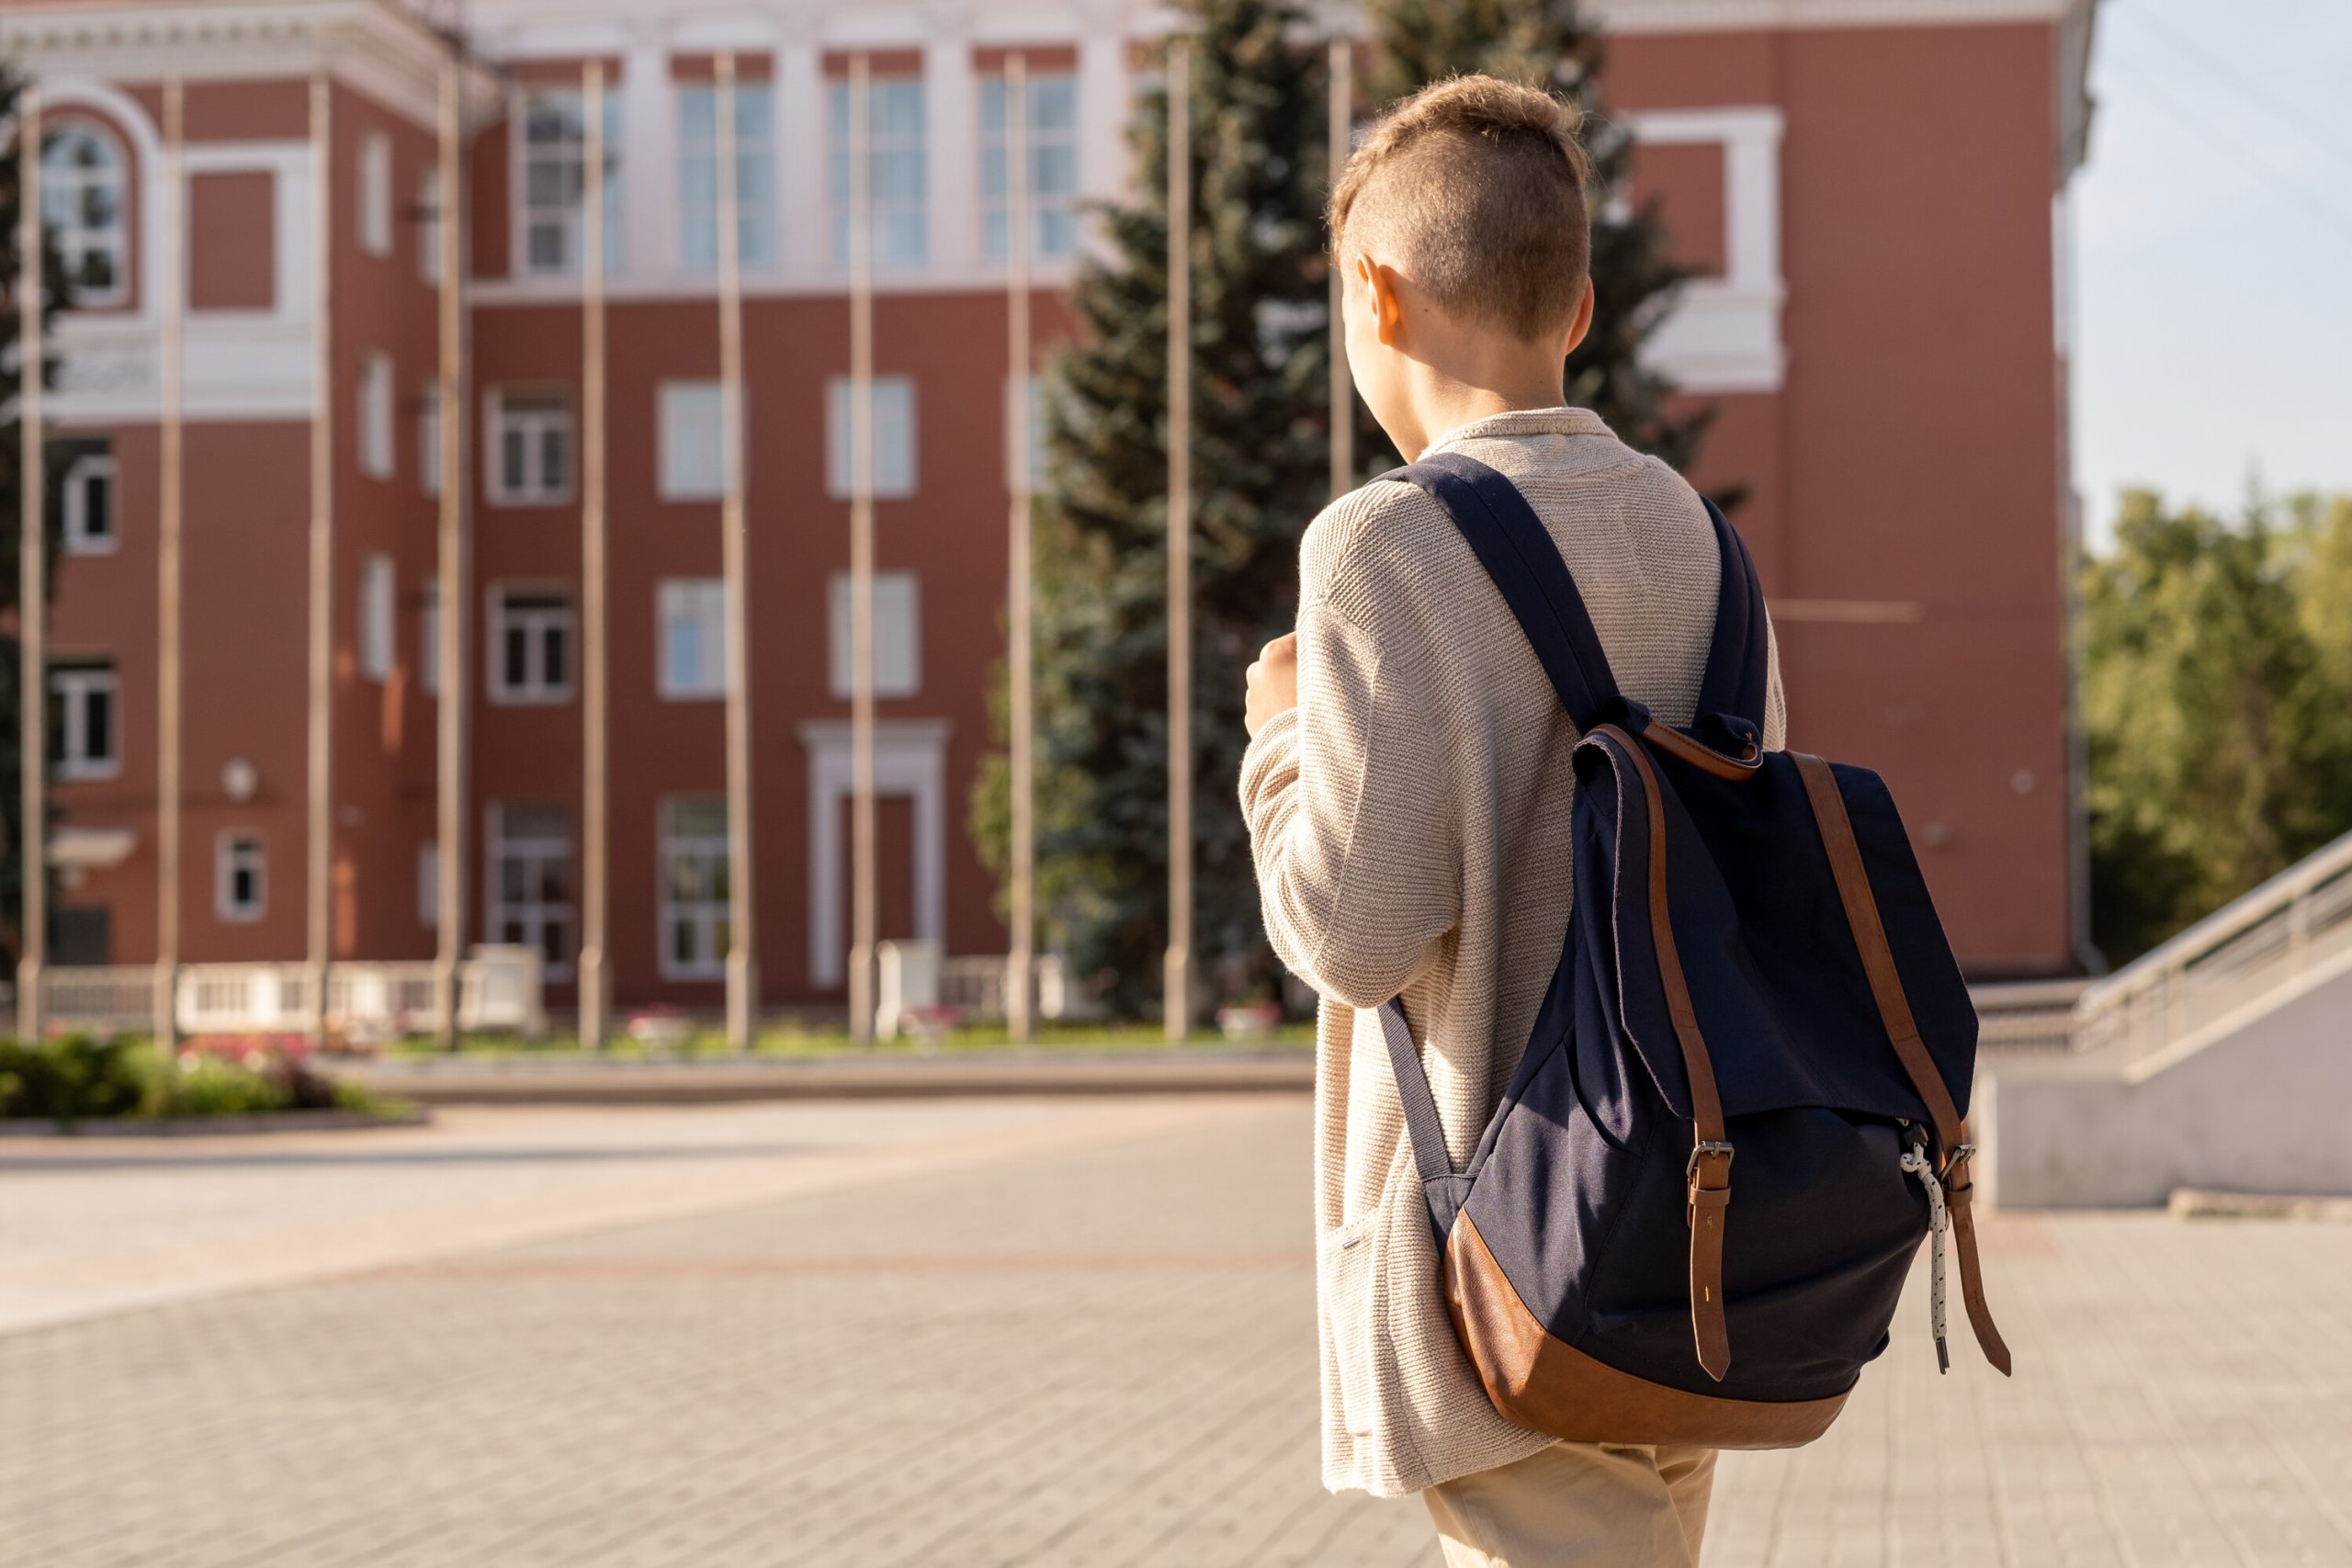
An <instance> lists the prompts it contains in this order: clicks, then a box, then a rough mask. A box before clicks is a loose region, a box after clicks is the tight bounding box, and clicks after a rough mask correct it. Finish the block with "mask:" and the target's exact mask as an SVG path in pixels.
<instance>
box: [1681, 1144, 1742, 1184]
mask: <svg viewBox="0 0 2352 1568" xmlns="http://www.w3.org/2000/svg"><path fill="white" fill-rule="evenodd" d="M1731 1154H1732V1149H1731V1145H1729V1144H1716V1143H1702V1144H1693V1145H1691V1157H1690V1158H1689V1159H1686V1160H1684V1161H1683V1162H1682V1179H1683V1180H1685V1181H1689V1180H1690V1179H1691V1177H1692V1176H1693V1175H1695V1174H1696V1173H1697V1171H1698V1169H1699V1156H1702V1155H1721V1156H1724V1173H1725V1174H1726V1175H1728V1174H1729V1173H1730V1171H1731Z"/></svg>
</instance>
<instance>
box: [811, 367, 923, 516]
mask: <svg viewBox="0 0 2352 1568" xmlns="http://www.w3.org/2000/svg"><path fill="white" fill-rule="evenodd" d="M850 387H851V382H850V378H848V377H847V376H835V377H832V378H830V379H829V380H827V381H826V383H825V493H826V494H828V495H830V496H831V497H832V498H833V499H834V500H835V501H848V500H850V499H852V497H851V483H850V481H851V477H852V473H853V471H854V468H855V459H856V453H855V452H854V450H853V449H852V447H851V446H850V412H851V397H850ZM871 395H872V404H871V406H872V408H873V411H874V498H875V499H876V501H904V500H905V499H907V498H908V497H909V496H910V495H912V494H914V493H915V488H916V486H917V484H918V483H919V482H920V479H921V473H920V469H921V464H920V463H919V462H918V461H917V458H918V457H919V456H920V454H921V452H922V440H921V429H922V427H921V425H920V424H919V423H917V418H916V408H915V402H916V399H915V378H913V377H911V376H876V377H875V378H874V382H873V392H872V394H871Z"/></svg>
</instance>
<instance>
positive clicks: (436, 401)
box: [416, 381, 441, 495]
mask: <svg viewBox="0 0 2352 1568" xmlns="http://www.w3.org/2000/svg"><path fill="white" fill-rule="evenodd" d="M416 482H417V484H418V485H419V486H420V487H421V488H422V489H423V490H424V493H425V494H427V495H439V494H440V493H441V383H440V382H438V381H427V382H426V383H425V384H424V396H423V397H421V398H419V399H418V400H417V401H416Z"/></svg>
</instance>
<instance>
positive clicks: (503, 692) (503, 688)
mask: <svg viewBox="0 0 2352 1568" xmlns="http://www.w3.org/2000/svg"><path fill="white" fill-rule="evenodd" d="M490 660H491V666H490V694H491V698H492V701H494V702H501V703H560V702H567V701H569V700H571V600H570V599H569V598H567V597H566V596H565V595H564V594H562V593H561V592H534V591H526V590H522V589H514V588H502V589H499V590H497V591H495V592H492V594H491V596H490Z"/></svg>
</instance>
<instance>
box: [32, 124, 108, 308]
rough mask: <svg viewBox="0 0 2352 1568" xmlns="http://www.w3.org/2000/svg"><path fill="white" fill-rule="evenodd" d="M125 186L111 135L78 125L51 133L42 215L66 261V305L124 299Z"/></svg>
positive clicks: (43, 168)
mask: <svg viewBox="0 0 2352 1568" xmlns="http://www.w3.org/2000/svg"><path fill="white" fill-rule="evenodd" d="M125 184H126V182H125V179H124V173H123V158H122V149H121V148H119V147H118V146H117V145H116V144H115V141H114V139H113V138H112V137H110V136H108V135H107V134H106V133H105V132H104V131H101V130H98V129H96V127H95V126H89V125H83V124H78V123H69V124H66V125H62V126H60V127H59V128H58V129H57V130H55V131H53V132H51V135H50V139H49V146H48V147H47V148H46V149H44V150H43V151H42V152H41V155H40V213H41V220H42V221H43V222H44V223H46V224H47V225H48V228H49V231H50V235H51V240H52V241H53V242H54V243H55V244H56V246H57V250H58V254H59V255H60V256H62V258H63V260H64V263H65V283H66V291H65V303H66V304H68V305H114V304H119V303H120V302H121V300H122V298H123V294H124V290H125V286H126V284H127V282H128V276H127V275H128V271H129V267H130V231H129V228H128V224H127V220H126V217H125V209H124V202H125V198H126V191H125V188H124V187H125Z"/></svg>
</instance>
